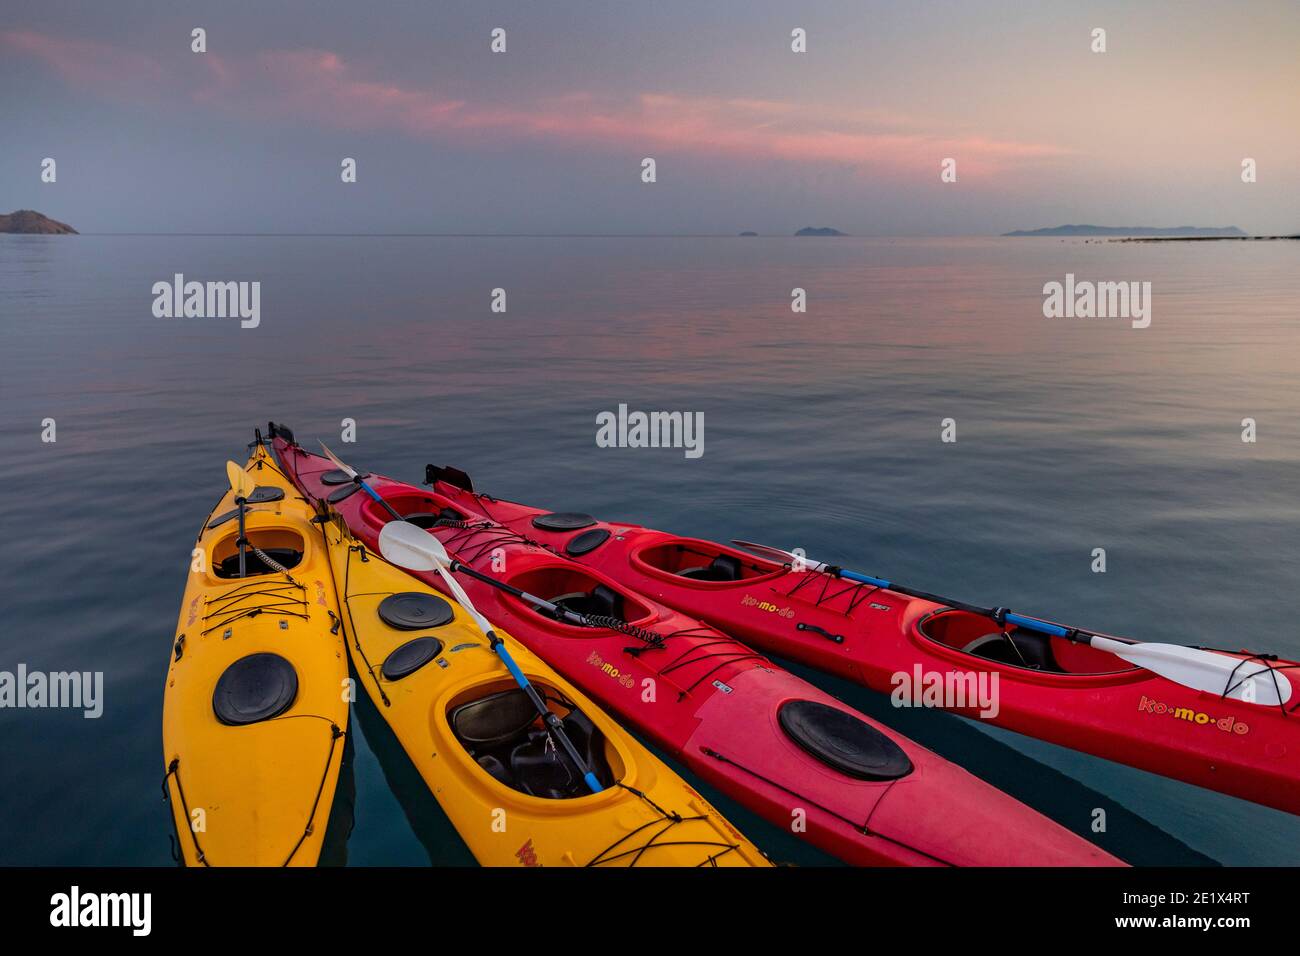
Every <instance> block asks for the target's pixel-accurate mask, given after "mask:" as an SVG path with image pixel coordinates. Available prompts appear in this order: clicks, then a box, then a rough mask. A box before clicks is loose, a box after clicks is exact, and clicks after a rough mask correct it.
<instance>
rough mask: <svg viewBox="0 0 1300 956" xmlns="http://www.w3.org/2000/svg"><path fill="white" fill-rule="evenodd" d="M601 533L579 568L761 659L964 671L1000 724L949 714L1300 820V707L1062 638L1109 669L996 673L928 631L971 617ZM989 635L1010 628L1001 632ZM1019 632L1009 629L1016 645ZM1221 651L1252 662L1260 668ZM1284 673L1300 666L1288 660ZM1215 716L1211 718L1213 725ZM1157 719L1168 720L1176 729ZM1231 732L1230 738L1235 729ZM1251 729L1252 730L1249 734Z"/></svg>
mask: <svg viewBox="0 0 1300 956" xmlns="http://www.w3.org/2000/svg"><path fill="white" fill-rule="evenodd" d="M435 488H436V490H438V491H440V492H443V493H445V494H447V495H448V496H449V497H450V498H452V499H453V500H457V501H459V502H460V506H462V507H468V506H469V504H470V502H471V501H473V502H478V510H480V511H482V512H483V513H484V514H486V515H489V516H491V517H492V518H493V519H494V520H497V521H500V522H501V523H502V524H504V525H505V526H507V527H510V528H514V529H515V530H519V529H521V528H525V527H526V528H527V532H526V533H527V534H528V535H530V536H531V537H533V538H535V539H536V540H538V541H539V542H540V543H541V544H543V545H544V546H546V547H549V548H551V549H552V550H554V551H555V552H556V553H560V554H563V553H564V544H565V542H566V541H567V540H568V539H569V538H570V537H571V536H572V533H568V532H554V531H548V530H546V529H543V528H536V527H533V526H532V520H531V519H532V518H533V517H534V516H536V515H539V514H546V513H548V512H546V511H544V510H542V509H533V508H529V507H527V506H524V505H520V504H517V503H514V502H503V501H499V500H497V499H491V498H487V497H486V496H481V495H475V494H474V493H473V492H469V491H467V490H465V489H459V488H456V487H455V486H454V485H448V484H447V483H445V482H439V483H438V484H437V485H436V486H435ZM594 528H603V529H607V530H609V531H610V536H609V538H608V539H607V540H606V541H605V542H604V543H603V544H602V545H601V546H599V547H597V548H595V549H594V550H593V551H591V552H588V553H586V554H582V555H579V556H576V557H571V556H566V560H573V561H577V562H578V563H581V564H583V565H586V566H589V567H593V568H596V569H599V570H601V571H603V572H604V573H605V574H607V575H609V576H610V577H612V578H614V579H615V580H617V581H619V582H620V583H622V584H623V585H625V586H627V587H630V588H632V589H634V590H636V591H638V592H639V593H642V594H647V595H649V596H651V597H653V598H654V599H656V600H658V601H662V602H663V603H665V604H667V605H669V606H672V607H676V608H679V609H681V610H682V611H684V612H686V613H689V614H693V615H697V616H699V617H702V618H704V619H707V620H709V621H710V622H711V623H713V624H715V625H717V626H719V627H722V628H724V629H725V630H727V631H729V632H730V633H733V634H735V635H736V636H738V637H739V638H741V639H742V640H745V641H746V642H749V643H752V644H753V645H754V646H756V647H761V648H763V649H764V650H767V651H769V652H771V653H775V654H779V655H781V656H782V657H786V658H789V659H790V660H794V661H798V662H800V663H803V664H807V665H809V666H811V667H814V668H817V669H819V670H824V671H827V672H829V673H834V674H837V675H839V676H843V677H846V678H848V679H850V680H853V681H855V682H857V683H860V684H863V685H865V686H867V687H869V688H872V689H874V690H877V691H881V692H883V693H892V692H894V690H895V689H896V687H897V686H898V679H897V675H900V674H905V675H912V674H914V672H915V668H916V666H918V665H920V666H921V668H922V672H923V673H937V674H938V675H939V676H940V678H941V679H942V678H944V677H946V675H948V674H950V673H958V674H961V673H974V674H975V675H977V676H978V675H979V674H981V673H983V674H987V675H993V674H996V675H997V679H998V713H997V715H996V716H995V717H991V718H988V717H984V718H981V717H979V716H978V714H977V711H978V710H979V708H978V707H974V706H966V707H956V706H950V707H948V708H947V709H949V710H952V711H954V712H956V713H961V714H963V716H967V717H975V718H976V719H988V720H989V722H990V723H992V724H995V725H997V726H999V727H1004V728H1006V729H1008V730H1012V731H1015V732H1018V733H1022V734H1025V735H1026V736H1031V737H1035V738H1038V739H1042V740H1045V741H1049V742H1051V743H1054V744H1058V745H1060V746H1063V747H1068V748H1070V749H1074V750H1079V751H1082V752H1085V753H1090V754H1093V755H1095V756H1098V757H1102V758H1105V759H1109V760H1114V761H1116V762H1119V763H1124V764H1128V765H1129V766H1133V767H1137V768H1139V769H1142V770H1147V771H1150V772H1152V773H1157V774H1160V775H1163V776H1167V777H1172V778H1175V779H1179V780H1183V781H1185V782H1188V783H1192V784H1195V785H1198V786H1202V787H1206V788H1208V789H1212V790H1217V791H1220V792H1222V793H1227V794H1231V795H1233V796H1237V797H1240V798H1242V799H1246V800H1251V801H1253V802H1255V803H1259V804H1263V805H1265V806H1271V807H1274V808H1276V809H1279V810H1284V811H1287V812H1290V813H1300V713H1296V712H1294V711H1295V707H1296V704H1295V703H1292V704H1290V705H1288V706H1289V711H1288V712H1284V710H1283V708H1279V707H1277V706H1272V707H1267V706H1262V705H1255V704H1250V703H1246V702H1243V701H1240V700H1236V699H1233V698H1225V697H1223V696H1221V695H1217V694H1213V693H1209V692H1206V691H1199V690H1194V689H1191V688H1188V687H1184V686H1182V685H1180V684H1177V683H1175V682H1173V681H1170V680H1167V679H1165V678H1163V677H1160V676H1159V675H1156V674H1154V673H1152V672H1151V671H1149V670H1145V669H1143V668H1140V667H1136V666H1133V665H1130V664H1128V663H1127V662H1125V661H1122V660H1121V659H1119V658H1117V657H1115V656H1114V655H1112V654H1110V653H1109V652H1106V651H1101V650H1097V649H1095V648H1090V647H1083V646H1081V645H1077V644H1075V643H1073V642H1070V641H1068V640H1066V639H1063V638H1060V637H1055V636H1052V637H1050V638H1049V641H1050V647H1051V648H1052V649H1053V652H1054V654H1056V655H1057V657H1058V658H1059V657H1069V656H1071V655H1074V656H1076V657H1082V658H1083V659H1086V660H1092V661H1098V662H1102V661H1108V662H1109V663H1107V664H1105V665H1104V666H1106V667H1107V669H1104V670H1094V671H1086V672H1075V673H1061V672H1055V671H1044V670H1038V669H1034V668H1029V667H1023V666H1018V665H1016V664H1014V663H1007V662H1001V661H993V660H989V659H987V658H982V657H977V656H975V655H971V654H967V653H963V652H962V651H961V650H960V649H959V648H956V647H953V646H951V645H949V644H946V643H944V642H943V641H941V640H939V639H938V638H936V637H934V636H932V635H931V634H928V633H927V632H926V626H927V624H932V623H933V622H934V621H936V620H939V619H942V618H944V617H950V616H959V615H964V616H968V617H972V618H976V617H978V615H974V614H972V613H971V612H968V611H964V610H959V609H953V608H949V607H947V606H945V605H942V604H938V603H935V602H932V601H928V600H925V599H922V598H915V597H911V596H909V595H905V594H901V593H898V592H896V591H891V590H887V589H882V588H876V587H872V586H869V585H864V584H855V583H851V582H847V581H844V580H842V579H838V578H835V577H833V576H832V575H831V574H829V573H827V572H824V571H820V570H814V569H813V568H810V567H806V568H804V569H803V570H794V569H793V568H790V567H787V566H783V565H778V564H776V563H775V562H773V561H770V560H768V559H766V558H762V557H758V556H756V555H753V554H750V553H748V552H745V551H740V550H737V549H735V548H731V547H729V546H726V545H722V544H719V543H716V542H711V541H706V540H703V539H699V538H688V537H683V536H679V535H672V534H668V533H666V532H661V531H655V530H654V529H650V528H645V527H642V526H640V525H633V524H625V523H617V522H599V521H598V522H596V524H595V525H593V526H590V527H588V528H585V529H583V530H586V531H590V530H593V529H594ZM677 544H682V545H689V546H692V547H694V548H697V549H703V550H705V551H706V552H715V553H720V554H728V555H732V556H739V557H741V558H743V559H744V560H745V561H747V562H750V563H751V564H752V565H754V566H756V567H758V568H768V570H767V571H766V572H765V573H760V574H755V575H753V576H751V577H743V578H741V579H740V580H737V581H703V580H698V579H692V578H684V577H680V576H679V575H675V574H672V573H671V572H668V571H664V570H662V569H661V568H657V567H655V566H653V565H651V564H650V563H649V562H647V561H646V560H645V557H644V556H645V555H646V554H647V552H651V551H653V550H654V549H656V548H660V547H664V546H670V545H677ZM706 557H707V555H706ZM810 580H816V581H818V582H825V583H827V584H828V585H829V586H830V587H832V588H834V589H835V590H836V591H837V592H839V593H841V594H847V593H848V592H857V593H858V594H859V595H863V596H865V597H866V598H868V599H867V600H862V601H859V602H857V603H856V604H854V605H853V606H852V607H849V606H848V605H849V603H850V602H849V601H847V600H841V601H840V602H839V604H838V606H837V605H836V603H835V602H834V601H821V602H818V601H813V600H807V599H805V598H804V597H803V596H802V595H801V594H800V593H798V591H799V590H802V589H803V588H804V587H807V584H806V582H808V581H810ZM747 594H748V595H750V596H751V597H753V598H755V600H754V602H753V603H750V602H748V601H746V600H745V595H747ZM765 603H766V604H767V605H768V606H771V607H776V608H778V609H789V610H791V611H792V612H793V614H792V616H790V617H784V616H781V614H780V613H779V612H776V613H774V612H771V611H767V610H764V607H763V606H764V604H765ZM799 623H803V624H806V625H814V626H815V627H817V628H821V629H822V630H825V631H828V632H831V633H833V634H838V635H840V636H842V637H843V641H842V643H835V642H834V641H832V640H830V639H827V638H826V637H825V636H824V635H822V634H821V633H819V632H818V631H817V630H804V631H800V630H797V629H796V626H797V625H798V624H799ZM1047 623H1056V622H1047ZM1058 626H1064V625H1058ZM985 630H986V631H988V632H994V631H996V630H998V629H997V627H996V626H995V625H994V623H993V622H992V621H989V622H988V625H987V627H986V628H985ZM1017 630H1018V629H1017V628H1015V627H1010V628H1009V631H1010V632H1011V633H1012V634H1015V633H1016V632H1017ZM1090 633H1091V632H1090ZM1102 636H1105V635H1102ZM1221 653H1224V654H1226V655H1228V656H1230V657H1236V658H1239V659H1241V660H1243V661H1249V660H1251V659H1253V658H1256V657H1257V656H1258V655H1254V654H1251V653H1250V652H1231V651H1221ZM1276 666H1282V667H1287V666H1292V667H1293V666H1295V665H1294V664H1292V663H1291V662H1288V661H1280V662H1277V665H1276ZM1175 712H1178V713H1183V714H1187V713H1190V714H1191V715H1192V716H1191V718H1190V719H1187V718H1186V717H1185V716H1184V717H1183V718H1181V719H1169V718H1168V716H1167V715H1169V714H1173V713H1175ZM1202 716H1204V717H1206V718H1207V719H1206V720H1205V721H1201V720H1200V718H1201V717H1202ZM1157 717H1164V718H1165V720H1164V722H1163V723H1160V722H1158V721H1157V720H1156V718H1157ZM1225 723H1226V729H1221V726H1220V725H1223V724H1225ZM1211 725H1212V726H1211ZM1242 726H1244V727H1246V728H1248V729H1247V730H1246V731H1244V732H1243V731H1242V730H1240V729H1239V728H1240V727H1242Z"/></svg>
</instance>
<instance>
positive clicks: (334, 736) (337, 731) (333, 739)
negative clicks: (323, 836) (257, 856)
mask: <svg viewBox="0 0 1300 956" xmlns="http://www.w3.org/2000/svg"><path fill="white" fill-rule="evenodd" d="M295 717H314V718H316V719H317V720H329V725H330V734H331V736H330V752H329V755H328V756H326V758H325V769H324V770H322V771H321V775H320V783H319V784H318V785H317V787H316V799H315V800H313V801H312V804H311V813H309V814H308V815H307V826H306V828H305V829H304V830H303V831H302V836H300V837H298V842H297V843H295V844H294V845H293V849H292V850H290V851H289V855H288V856H287V857H285V860H284V863H282V864H281V866H282V867H284V866H288V865H289V864H290V862H292V861H293V855H294V854H295V853H297V852H298V848H299V847H301V846H302V844H303V841H304V840H306V839H307V837H309V836H311V835H312V833H313V832H314V827H312V821H313V820H315V819H316V810H317V808H319V807H320V798H321V794H323V793H324V792H325V781H326V780H327V779H329V775H330V764H332V763H333V762H334V751H335V749H336V748H337V747H338V743H339V740H340V739H341V738H343V737H345V736H347V731H346V730H342V729H341V728H340V727H339V725H338V724H336V723H334V721H332V720H330V719H329V718H328V717H322V716H321V715H320V714H287V715H286V716H284V717H273V718H271V719H272V720H292V719H293V718H295Z"/></svg>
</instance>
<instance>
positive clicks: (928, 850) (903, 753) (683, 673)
mask: <svg viewBox="0 0 1300 956" xmlns="http://www.w3.org/2000/svg"><path fill="white" fill-rule="evenodd" d="M271 434H272V436H273V439H274V442H273V445H274V449H275V452H276V454H277V456H278V458H279V461H280V462H281V465H282V467H283V470H284V472H285V474H286V476H287V477H288V478H289V479H290V480H292V481H293V482H294V483H295V484H296V485H297V487H298V488H299V489H300V490H301V491H302V492H303V494H304V495H305V496H306V497H307V498H308V499H309V500H311V501H313V502H325V503H328V505H329V507H330V508H331V509H333V510H334V511H335V512H336V513H337V514H339V515H340V516H341V517H342V518H343V519H344V520H345V521H346V522H347V524H348V526H349V528H350V529H351V531H352V533H353V535H355V536H356V537H357V538H358V539H359V540H360V541H362V542H363V543H364V545H366V546H368V547H369V548H370V549H371V551H372V554H373V552H376V551H377V550H378V539H379V533H380V531H381V530H382V528H383V527H384V525H385V524H387V523H388V522H389V521H390V520H392V515H391V514H390V513H389V511H388V510H387V507H386V506H385V505H387V506H388V507H391V508H393V509H394V510H395V511H396V512H397V513H399V514H401V515H402V516H403V517H405V518H406V519H407V520H408V521H411V522H413V523H416V524H418V525H421V526H423V527H427V528H428V529H429V530H430V532H431V533H432V534H435V535H436V536H437V537H438V539H439V540H440V541H442V543H443V545H444V546H445V547H446V549H447V551H448V552H449V553H450V554H451V556H452V557H453V558H455V559H456V560H458V561H460V562H462V563H463V564H464V565H467V566H468V567H469V568H471V569H472V570H474V571H478V572H480V573H485V574H487V575H490V576H492V577H494V578H498V579H500V580H502V581H504V582H506V583H508V584H509V585H511V586H513V587H515V588H518V589H520V590H522V591H524V592H528V594H530V595H536V596H538V597H540V598H542V599H544V600H545V601H549V602H552V603H553V604H555V605H558V606H560V607H562V608H563V609H565V610H566V611H571V612H576V613H579V614H582V615H585V616H586V617H587V618H589V619H599V620H600V621H603V622H607V623H608V624H609V625H610V626H597V627H579V626H574V625H571V624H567V623H562V622H561V621H559V620H557V619H556V618H555V617H553V616H550V615H548V614H546V613H544V612H543V611H542V610H541V609H540V607H539V606H538V605H536V604H533V603H531V602H528V601H524V600H520V599H519V598H517V597H513V596H511V595H509V594H506V593H504V592H503V591H501V590H499V589H498V588H496V587H493V586H490V585H488V584H485V583H483V582H482V581H481V580H479V579H478V578H475V577H473V576H471V575H470V574H469V573H467V572H463V571H462V572H461V573H459V574H458V577H459V578H460V581H461V584H462V585H463V587H464V588H465V590H466V591H467V592H468V594H469V596H470V597H471V599H472V600H473V601H474V603H475V604H476V605H477V606H478V608H479V610H480V611H481V612H482V613H483V614H484V615H485V616H486V617H487V618H488V619H489V620H490V621H491V622H492V623H493V625H495V626H497V627H500V628H501V629H502V630H504V631H507V632H509V633H510V634H511V635H512V636H514V637H515V639H517V640H519V641H521V642H522V643H523V644H525V645H526V646H527V647H528V648H529V649H530V650H532V651H533V652H534V653H536V654H538V655H539V656H540V657H542V658H543V659H545V660H546V661H547V662H548V663H549V664H551V665H552V666H553V667H555V668H556V669H557V670H559V671H560V672H561V673H562V674H564V675H565V676H566V677H567V678H569V679H570V680H571V681H573V682H574V683H575V684H576V685H578V686H579V687H580V688H581V689H582V690H583V691H584V692H585V693H587V694H588V695H589V696H591V697H592V698H594V699H595V700H596V701H597V702H598V703H600V704H601V705H602V706H604V707H605V708H607V709H608V710H610V711H611V712H613V713H614V714H616V715H617V716H618V717H619V718H620V719H621V720H622V721H623V722H624V723H626V724H627V725H628V726H630V727H632V728H635V729H637V730H639V731H641V732H642V733H643V734H644V735H645V736H646V737H647V738H649V739H650V740H651V741H652V742H653V743H654V744H656V745H658V746H660V747H662V748H663V749H664V750H665V751H667V752H668V753H669V754H670V755H671V756H673V757H675V758H677V759H678V760H680V761H681V762H682V763H683V764H684V765H685V766H687V767H688V768H690V769H691V770H692V771H694V772H695V773H697V774H699V776H700V777H701V778H703V779H704V780H706V781H708V782H709V783H710V784H712V785H714V786H716V787H717V788H718V789H719V790H721V791H722V792H724V793H726V794H727V795H728V796H730V797H732V798H733V799H735V800H737V801H738V802H740V803H742V804H744V805H745V806H747V807H749V808H750V809H752V810H754V811H755V812H757V813H758V814H760V815H761V816H763V817H765V818H766V819H768V820H769V821H771V822H772V823H773V824H775V825H776V826H778V827H783V828H789V829H790V830H791V831H792V832H794V833H795V834H796V835H799V836H802V837H803V838H805V839H807V840H808V841H809V842H810V843H813V844H814V845H816V846H818V847H820V848H821V849H823V850H825V851H826V852H828V853H831V854H833V855H835V856H837V857H839V858H840V859H842V860H844V861H846V862H849V863H854V864H862V865H902V866H944V865H951V866H1098V865H1112V866H1113V865H1122V864H1121V863H1120V861H1119V860H1117V859H1115V858H1114V857H1112V856H1110V855H1109V854H1107V853H1106V852H1104V851H1102V850H1100V849H1099V848H1097V847H1095V846H1093V845H1092V844H1090V843H1089V842H1087V841H1086V840H1084V839H1083V838H1082V837H1079V836H1076V835H1075V834H1073V833H1071V832H1070V831H1068V830H1066V829H1065V828H1063V827H1061V826H1060V825H1058V824H1056V823H1054V822H1053V821H1051V820H1049V819H1047V818H1046V817H1044V816H1042V815H1041V814H1039V813H1037V812H1036V811H1034V810H1032V809H1030V808H1029V807H1026V806H1025V805H1023V804H1021V803H1019V802H1018V801H1016V800H1014V799H1012V798H1011V797H1010V796H1008V795H1006V794H1004V793H1002V792H1001V791H999V790H997V789H995V788H993V787H991V786H989V785H988V784H986V783H984V782H983V781H981V780H979V779H977V778H976V777H974V776H972V775H971V774H969V773H967V772H966V771H965V770H962V769H961V768H960V767H957V766H955V765H953V764H951V763H949V762H948V761H946V760H944V759H943V758H941V757H939V756H938V755H936V754H934V753H931V752H930V751H928V750H926V749H924V748H922V747H919V746H917V745H916V744H915V743H913V742H911V741H909V740H907V739H906V738H904V737H902V736H900V735H899V734H897V733H895V732H893V731H891V730H889V729H888V728H886V727H884V726H882V725H880V724H878V723H876V722H874V721H871V720H869V719H867V718H866V717H864V716H863V715H861V714H859V713H857V712H856V711H854V710H852V709H851V708H849V707H847V706H846V705H844V704H842V703H840V702H839V701H837V700H836V699H835V698H833V697H830V696H829V695H827V694H825V693H822V692H821V691H819V690H817V688H815V687H813V686H812V685H810V684H808V683H807V682H805V681H803V680H801V679H799V678H798V677H795V676H794V675H793V674H790V673H789V672H787V671H785V670H783V669H782V668H781V667H779V666H778V665H776V664H774V663H772V662H771V661H770V660H767V659H766V658H764V657H763V656H762V655H760V654H758V653H755V652H754V651H753V650H751V649H750V648H749V647H747V646H745V645H744V644H741V643H739V642H738V641H736V640H735V639H733V638H731V637H729V636H727V635H726V634H723V633H722V632H720V631H717V630H715V629H713V628H712V627H709V626H708V625H706V624H703V623H701V622H700V621H699V620H697V619H695V618H693V617H689V616H687V615H686V614H684V613H682V612H680V611H675V610H671V609H669V608H668V607H666V606H664V605H662V604H659V603H657V602H656V601H654V600H653V599H652V598H649V597H645V596H642V595H640V594H637V593H635V592H634V591H633V590H632V589H631V588H629V587H627V586H626V585H623V584H620V583H618V582H617V581H615V580H614V579H613V578H611V577H609V576H607V575H604V574H602V573H600V572H599V571H595V570H593V569H590V568H587V567H584V566H582V565H580V564H578V563H576V562H574V561H573V560H570V559H569V558H566V557H559V556H557V555H555V554H553V553H551V552H550V551H548V550H546V549H545V548H542V547H539V546H537V545H536V544H534V543H532V542H530V541H529V540H528V537H527V536H524V535H519V534H515V533H514V532H512V531H510V530H508V529H506V528H503V527H501V526H500V525H498V524H496V523H495V522H493V521H490V520H487V519H485V518H484V517H483V516H482V515H481V514H480V513H479V512H478V511H477V502H478V499H476V498H475V497H474V496H472V495H470V494H469V493H467V492H464V491H462V490H460V489H449V490H450V491H451V494H447V495H443V494H438V493H433V492H431V491H427V490H424V489H421V488H419V487H417V486H415V485H408V484H405V483H403V482H398V481H393V480H391V479H387V478H383V477H381V476H379V475H362V476H361V477H362V478H364V480H365V483H366V485H368V486H369V488H371V489H372V490H373V491H374V492H375V493H376V494H377V495H378V496H379V497H380V498H382V499H383V502H384V504H381V503H380V502H379V501H376V500H374V499H373V498H371V497H370V496H369V495H368V494H367V493H365V491H364V490H363V489H362V487H361V485H360V483H358V482H356V481H353V480H352V479H351V478H350V477H349V476H348V475H347V474H346V473H345V472H342V471H338V470H336V469H335V467H334V465H333V464H332V463H331V462H330V461H328V460H327V459H325V458H322V457H319V456H316V455H313V454H310V453H308V452H306V451H305V450H303V449H302V448H301V447H299V446H298V445H297V444H295V443H294V441H293V437H292V433H290V432H289V431H288V430H287V429H285V428H284V427H283V426H272V429H271ZM371 560H379V559H378V558H376V557H373V556H372V558H371ZM416 576H417V577H419V578H420V579H421V580H423V581H425V582H426V583H427V584H429V585H431V586H433V587H435V588H438V589H440V590H441V589H443V587H444V585H443V582H442V581H441V579H440V578H439V577H438V575H437V574H436V572H425V573H417V574H416Z"/></svg>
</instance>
